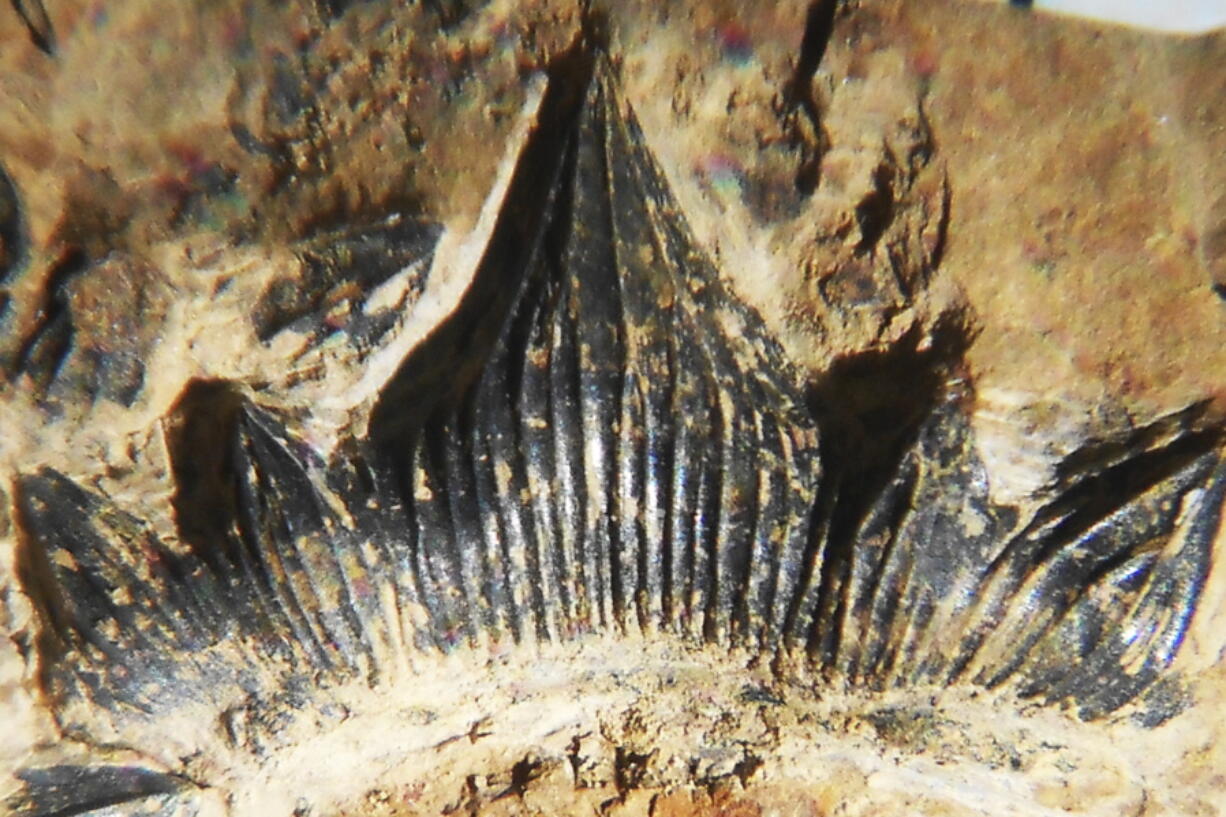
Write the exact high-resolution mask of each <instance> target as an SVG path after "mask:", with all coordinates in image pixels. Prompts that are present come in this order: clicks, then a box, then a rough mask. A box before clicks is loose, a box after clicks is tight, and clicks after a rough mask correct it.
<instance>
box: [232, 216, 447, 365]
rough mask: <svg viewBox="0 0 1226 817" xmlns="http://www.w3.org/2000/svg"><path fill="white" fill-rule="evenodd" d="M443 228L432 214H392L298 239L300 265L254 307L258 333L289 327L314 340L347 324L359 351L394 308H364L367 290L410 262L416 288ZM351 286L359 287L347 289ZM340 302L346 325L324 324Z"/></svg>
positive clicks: (414, 290)
mask: <svg viewBox="0 0 1226 817" xmlns="http://www.w3.org/2000/svg"><path fill="white" fill-rule="evenodd" d="M441 233H442V228H441V227H440V226H439V225H438V224H435V223H433V222H429V221H425V220H421V219H414V218H405V217H396V218H394V219H391V220H387V221H383V222H379V223H375V224H367V225H364V226H361V227H359V228H348V229H345V230H337V231H334V232H331V233H325V234H322V235H319V236H315V237H314V238H312V239H310V240H309V241H304V242H302V243H301V244H300V245H299V247H298V262H299V268H298V270H297V271H296V272H295V273H293V274H290V275H286V276H283V277H279V278H276V279H274V280H273V281H271V282H270V283H269V284H268V286H267V287H266V288H265V289H264V292H263V293H262V294H261V295H260V298H259V301H258V302H257V303H256V304H255V308H254V309H253V310H252V312H251V321H252V324H253V326H254V328H255V331H256V336H257V337H259V338H260V340H269V339H270V338H272V337H273V336H274V335H276V334H277V333H278V332H281V331H282V330H284V329H288V328H293V329H295V330H297V331H300V332H302V333H304V334H307V335H309V336H310V338H311V342H312V343H318V342H320V341H322V340H324V339H325V338H327V337H328V336H329V335H330V334H332V333H333V332H335V331H344V332H345V334H346V336H347V338H348V340H349V342H350V343H351V344H352V345H353V346H354V347H355V348H356V349H357V350H358V351H360V352H365V351H367V350H368V349H369V348H370V347H372V346H374V345H375V344H376V343H377V342H378V341H379V339H380V338H381V337H382V336H383V335H384V334H385V333H386V332H387V331H388V330H389V329H391V328H392V326H393V325H394V324H395V322H396V314H395V313H394V312H392V311H391V310H385V311H381V312H377V313H375V314H373V315H367V314H365V311H364V309H363V305H364V303H365V296H366V295H367V294H369V293H370V292H371V291H373V290H374V289H375V288H376V287H378V286H379V285H380V284H382V283H384V282H386V281H387V280H388V279H390V278H391V277H392V276H394V275H396V274H397V273H399V272H400V271H401V270H404V269H406V268H408V267H414V268H415V269H416V270H418V272H417V273H416V278H415V279H414V280H413V281H412V282H411V286H410V290H411V293H410V294H411V295H412V296H413V297H416V296H417V295H419V294H420V293H421V291H422V289H423V288H424V286H425V272H426V270H427V269H429V267H430V261H431V259H432V258H433V257H434V247H435V245H436V244H437V243H438V239H439V236H440V235H441ZM350 288H355V289H356V292H357V293H360V294H356V295H348V294H346V293H347V291H348V289H350ZM344 302H348V306H349V309H348V312H347V313H346V314H345V316H344V318H343V320H344V321H345V323H344V325H343V327H338V326H335V325H329V324H328V322H327V318H328V315H329V312H330V311H332V310H334V309H336V308H337V307H338V306H340V305H341V304H342V303H344Z"/></svg>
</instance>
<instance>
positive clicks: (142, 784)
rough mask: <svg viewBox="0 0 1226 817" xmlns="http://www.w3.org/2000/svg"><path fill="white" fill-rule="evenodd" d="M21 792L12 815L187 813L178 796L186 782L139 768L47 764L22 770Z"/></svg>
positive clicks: (147, 816)
mask: <svg viewBox="0 0 1226 817" xmlns="http://www.w3.org/2000/svg"><path fill="white" fill-rule="evenodd" d="M17 778H18V779H19V780H21V782H22V783H23V787H22V790H21V791H20V792H18V793H17V794H15V795H13V796H12V797H10V798H9V799H8V800H7V801H5V804H4V805H5V806H6V807H7V808H8V809H9V811H8V813H9V814H12V815H13V817H52V816H53V815H54V817H77V815H90V814H110V813H112V809H114V808H115V807H121V808H123V811H122V812H117V813H122V814H132V815H142V816H143V817H171V815H174V814H182V813H183V812H182V811H180V810H179V809H178V806H177V804H176V803H175V801H174V795H175V794H177V793H178V792H179V791H180V790H182V789H184V788H188V787H190V784H189V783H187V781H185V780H182V779H180V778H178V777H174V776H172V775H167V774H160V773H158V772H154V771H151V770H149V769H142V768H140V767H137V766H47V767H43V768H36V769H22V770H20V771H18V772H17Z"/></svg>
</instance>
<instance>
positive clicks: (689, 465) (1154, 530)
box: [9, 59, 1226, 817]
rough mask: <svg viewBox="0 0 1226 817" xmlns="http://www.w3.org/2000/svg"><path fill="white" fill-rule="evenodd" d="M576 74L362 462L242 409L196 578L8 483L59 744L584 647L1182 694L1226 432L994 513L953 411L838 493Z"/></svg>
mask: <svg viewBox="0 0 1226 817" xmlns="http://www.w3.org/2000/svg"><path fill="white" fill-rule="evenodd" d="M569 68H570V69H576V70H586V71H588V72H590V76H591V80H590V82H587V81H583V80H580V81H579V82H575V80H574V77H573V76H572V77H571V78H570V79H566V78H560V77H555V78H554V80H553V83H552V87H551V91H550V92H549V93H548V94H547V95H546V100H545V102H544V103H543V109H542V114H541V120H542V125H541V127H540V129H539V130H538V133H537V135H536V136H535V137H534V139H533V140H532V141H531V143H530V144H529V146H528V147H527V148H526V149H525V152H524V155H523V157H522V158H521V162H520V166H519V168H518V169H517V171H516V177H515V179H514V180H513V181H512V183H511V185H510V188H509V191H508V194H507V201H506V205H505V208H504V214H503V216H502V218H500V220H499V223H498V225H497V226H496V227H495V230H494V234H493V236H492V238H491V241H490V246H489V248H488V249H487V251H486V254H485V257H484V259H483V261H482V264H481V267H480V269H479V270H478V271H477V274H476V276H475V279H474V282H473V285H472V287H471V289H470V292H469V293H468V295H467V296H466V299H465V302H464V304H462V305H461V307H460V308H459V309H458V310H457V311H456V313H455V314H454V315H453V316H452V317H451V318H449V319H448V320H447V321H446V322H445V323H444V324H442V325H441V326H439V327H438V328H437V329H436V330H435V332H434V334H433V336H432V337H431V338H429V339H427V340H426V341H425V342H424V343H423V344H422V345H421V346H419V347H418V348H417V349H415V350H414V351H413V352H412V353H411V354H410V356H409V357H408V359H406V361H405V363H404V365H403V366H402V367H401V369H400V371H398V372H397V374H396V375H395V376H394V377H393V378H392V380H391V381H390V382H389V383H388V385H387V387H386V388H385V389H384V391H383V392H382V395H381V397H380V400H379V402H378V404H377V405H376V406H375V409H374V411H373V414H372V418H371V421H370V433H369V438H368V439H362V440H355V441H353V442H352V445H350V446H347V447H345V448H344V449H343V450H342V452H341V453H340V454H338V456H336V457H335V458H334V459H333V460H332V461H331V462H325V461H323V460H322V459H320V457H319V456H318V455H317V454H315V453H314V452H313V451H312V449H311V448H310V446H308V445H306V444H305V443H304V442H302V441H301V440H299V439H298V438H297V437H296V436H295V435H294V434H293V433H292V432H291V431H290V430H288V428H287V426H289V425H290V424H289V423H288V422H287V421H285V420H283V419H279V418H278V417H276V416H275V415H274V414H272V413H270V412H268V411H265V410H263V409H260V408H258V407H256V406H254V405H251V404H243V405H241V406H240V407H239V409H238V410H237V412H236V413H235V415H234V421H233V428H232V433H231V435H230V445H231V446H232V447H231V449H230V454H229V458H228V463H229V465H228V470H227V472H226V480H224V487H223V488H222V489H221V490H220V492H216V493H212V494H209V493H207V492H206V493H204V494H201V495H199V496H198V497H196V498H195V499H194V500H191V501H194V502H197V503H204V505H200V506H198V507H196V509H195V510H196V511H197V513H199V512H208V511H210V509H212V510H215V512H216V513H217V514H219V515H221V517H222V519H223V522H224V524H219V525H217V526H216V530H217V531H218V533H217V534H216V537H215V541H209V542H195V543H193V546H192V547H176V548H171V547H169V546H168V545H167V544H165V543H163V542H161V541H159V540H158V539H157V537H156V536H154V535H153V533H152V532H151V531H150V530H149V529H148V528H147V527H146V526H145V525H143V524H142V523H141V522H140V521H139V520H137V519H135V518H134V517H132V516H130V515H128V514H126V513H125V512H123V511H121V510H119V509H117V508H116V507H114V505H113V504H112V503H111V502H110V501H109V500H106V499H104V498H102V497H101V496H99V495H97V494H95V493H93V492H91V491H86V490H84V489H82V488H80V487H79V486H77V485H76V484H74V483H73V482H72V481H70V480H68V479H66V478H65V477H63V476H61V475H59V474H56V473H54V472H50V471H43V472H39V473H36V474H32V475H27V476H24V477H22V478H21V479H20V480H19V482H18V486H17V489H18V490H17V500H18V507H19V512H20V513H19V518H20V521H21V523H22V526H23V529H24V531H25V538H26V558H25V564H26V568H25V571H24V573H23V576H24V580H25V583H26V589H27V591H28V592H29V593H30V595H31V596H32V597H33V598H35V600H36V601H37V602H38V604H39V606H40V608H41V610H42V611H43V613H44V617H45V619H46V622H47V624H48V632H49V634H51V636H52V639H50V640H51V641H53V642H56V643H55V648H54V649H50V648H49V649H48V650H47V651H46V655H45V667H46V677H47V679H48V681H49V684H48V685H49V688H50V690H51V692H52V693H53V695H54V697H55V699H56V707H57V708H56V713H57V717H58V718H59V721H60V725H61V728H63V729H64V730H65V731H66V732H68V731H71V732H73V733H74V734H77V735H82V736H84V737H86V738H87V739H89V740H92V741H94V742H105V741H106V740H107V739H108V736H109V735H110V734H111V733H110V732H109V731H108V727H107V726H106V725H105V724H104V725H103V726H99V725H98V724H97V723H95V722H94V721H109V722H110V724H111V726H112V727H114V728H115V729H116V730H122V728H123V724H125V723H132V722H135V723H138V724H140V730H139V731H138V733H137V734H139V735H142V736H143V738H142V739H143V740H159V739H161V737H164V738H165V740H167V741H176V740H178V741H186V742H188V743H190V740H191V737H190V736H186V737H184V736H179V735H164V736H160V735H159V732H158V729H159V723H160V722H161V721H160V719H161V718H162V717H163V716H169V715H171V714H173V713H174V712H175V711H176V710H177V709H178V708H181V707H183V706H189V705H190V706H195V707H200V708H201V709H202V711H206V712H211V713H213V715H214V717H216V715H217V713H219V712H221V711H222V710H224V709H225V708H226V707H227V706H229V705H231V704H232V703H233V702H235V701H239V700H251V699H271V698H277V697H278V696H279V697H281V698H284V699H285V700H286V701H288V702H289V703H288V704H287V706H288V708H289V709H290V710H291V711H295V712H300V711H303V710H306V709H309V708H310V707H311V706H312V701H313V697H312V696H313V695H315V694H316V693H317V692H318V691H319V690H321V689H324V688H326V687H328V685H330V684H333V683H338V682H341V681H351V680H353V679H359V680H362V681H364V682H366V683H368V684H370V685H373V686H376V687H377V686H378V685H379V684H380V683H382V682H383V681H384V680H385V679H386V678H387V677H388V676H389V675H390V674H392V673H396V672H409V673H411V672H412V660H411V657H410V659H409V660H405V656H406V655H409V654H413V653H416V654H421V653H444V654H446V653H452V652H456V651H461V650H477V649H481V648H482V647H483V646H488V645H500V646H504V647H505V646H507V645H514V644H519V643H523V642H565V641H568V640H575V639H582V638H584V637H585V635H587V634H601V635H610V634H612V635H614V636H626V635H638V634H641V635H643V636H645V637H648V638H674V639H677V640H678V641H680V642H683V643H688V644H693V645H707V646H709V647H714V648H735V649H739V650H744V651H749V652H750V653H756V654H758V655H761V656H763V657H765V658H773V657H776V656H779V655H783V654H790V655H792V656H800V658H801V659H802V660H805V661H808V662H810V664H811V665H813V666H815V667H818V668H821V669H824V670H826V671H827V673H828V674H829V675H830V676H832V677H833V678H834V679H836V680H842V681H843V682H846V683H849V684H853V685H862V686H867V687H869V688H874V689H875V688H880V687H886V686H900V685H905V684H912V683H925V684H941V685H944V684H953V683H962V682H973V683H979V684H986V685H996V684H1000V683H1004V682H1013V681H1014V680H1017V679H1020V680H1019V681H1018V682H1019V684H1020V688H1021V690H1022V691H1023V692H1025V693H1027V694H1032V695H1039V696H1043V697H1046V698H1047V699H1050V700H1053V701H1056V700H1064V699H1072V700H1073V701H1075V702H1076V703H1077V704H1078V705H1079V707H1080V712H1081V714H1082V715H1083V716H1084V717H1096V716H1099V715H1102V714H1104V713H1106V712H1110V711H1113V710H1115V709H1117V708H1118V707H1120V706H1121V705H1123V704H1124V703H1125V702H1127V701H1129V700H1131V699H1132V698H1134V697H1135V696H1136V695H1138V694H1139V693H1141V692H1142V691H1144V690H1145V689H1146V688H1148V687H1150V686H1151V685H1152V684H1153V683H1154V682H1155V681H1156V680H1158V679H1159V678H1161V677H1162V672H1163V670H1164V669H1166V667H1167V666H1168V665H1169V664H1170V662H1171V659H1172V656H1173V655H1174V652H1175V650H1176V649H1177V648H1178V645H1179V642H1180V639H1181V638H1182V635H1183V633H1184V631H1185V628H1186V626H1187V622H1188V619H1189V617H1190V616H1191V615H1192V613H1193V612H1194V610H1195V607H1196V602H1197V599H1198V594H1199V591H1200V587H1201V584H1202V583H1203V581H1204V578H1205V575H1206V573H1207V570H1208V564H1209V555H1210V552H1211V547H1212V544H1213V541H1214V539H1215V537H1216V536H1217V535H1218V531H1219V529H1220V525H1221V509H1222V505H1223V499H1224V495H1226V465H1224V464H1223V461H1222V456H1221V453H1220V443H1221V439H1220V436H1218V435H1216V434H1215V433H1212V432H1211V431H1207V430H1204V429H1203V427H1202V426H1201V425H1198V422H1199V421H1196V418H1195V417H1192V416H1191V415H1189V416H1188V417H1182V416H1181V417H1177V418H1173V419H1168V420H1164V421H1159V423H1157V424H1155V426H1153V427H1150V428H1149V429H1143V430H1142V431H1141V432H1138V435H1137V436H1136V437H1135V438H1134V439H1130V440H1125V441H1122V442H1121V444H1120V445H1119V446H1117V447H1116V449H1110V448H1109V447H1108V448H1106V449H1104V450H1102V451H1097V452H1094V456H1090V457H1084V458H1082V459H1083V460H1084V461H1077V462H1073V461H1070V463H1068V467H1067V469H1066V472H1065V473H1064V474H1063V482H1062V483H1061V484H1060V485H1059V486H1058V489H1059V490H1058V491H1056V492H1055V494H1054V496H1053V498H1052V500H1051V501H1050V503H1049V504H1048V505H1046V506H1045V507H1043V508H1041V509H1040V510H1039V511H1037V512H1035V513H1031V514H1028V515H1023V514H1022V513H1020V512H1019V511H1018V510H1017V509H1014V508H1010V507H1003V506H1000V505H997V504H994V503H993V502H992V500H991V497H990V492H989V490H988V487H989V486H988V483H987V479H988V477H987V474H986V472H985V470H984V468H983V466H982V464H981V463H980V462H979V460H978V457H977V455H976V453H975V449H974V439H973V433H972V430H971V426H970V422H969V408H968V403H969V401H970V399H971V395H970V394H969V393H968V392H964V391H958V390H954V391H951V392H950V393H949V394H948V395H946V396H945V398H944V399H942V400H939V401H938V402H937V404H936V405H935V406H934V407H933V408H932V410H931V411H930V412H929V413H928V416H927V417H926V418H925V419H924V420H923V421H922V422H921V423H920V424H919V426H918V427H917V429H915V430H914V432H913V433H912V435H911V436H912V437H913V440H912V442H911V444H910V446H909V447H904V449H903V450H902V453H901V454H900V455H899V456H898V457H897V458H896V459H895V460H894V461H893V462H890V463H888V464H887V465H886V466H885V467H883V468H881V469H879V470H878V471H875V472H874V473H872V474H869V475H868V478H862V479H859V480H857V481H849V482H847V483H845V484H840V483H838V482H836V481H835V480H836V479H837V477H838V475H839V474H840V473H841V472H842V471H843V469H841V468H840V467H839V464H838V463H834V462H827V463H826V466H825V467H823V465H822V460H821V456H822V452H821V450H819V440H818V434H817V426H816V423H815V421H814V419H813V417H812V415H811V413H810V411H809V409H808V408H807V407H806V405H805V401H804V399H803V397H802V394H801V392H800V390H799V389H798V387H797V385H796V384H795V382H794V380H793V378H792V376H791V375H790V374H789V372H788V368H787V364H786V361H785V360H784V359H783V356H782V355H781V353H780V351H779V350H778V348H777V347H776V345H775V343H774V342H773V341H772V340H771V338H770V336H769V334H768V333H767V331H766V330H765V328H764V327H763V325H762V323H761V321H760V319H759V318H758V317H757V316H756V315H755V314H754V313H753V312H752V311H751V310H749V309H747V308H745V307H744V306H743V305H741V304H740V303H739V302H738V301H737V300H736V299H735V298H734V297H732V295H731V294H730V293H729V292H728V291H727V290H726V289H725V287H724V286H723V285H722V283H721V282H720V280H719V277H718V274H717V272H716V270H715V268H714V266H713V265H712V263H711V261H710V260H709V259H708V258H707V257H706V256H705V255H704V254H703V253H702V252H701V250H700V249H699V248H698V247H697V246H696V244H695V241H694V239H693V238H692V237H691V235H690V232H689V229H688V227H687V225H686V223H685V220H684V218H683V217H682V215H681V213H680V212H679V210H678V208H677V205H676V203H675V202H674V201H673V199H672V197H671V195H670V193H669V190H668V185H667V183H666V181H665V178H664V176H663V174H662V172H661V171H660V170H659V168H657V167H656V165H655V163H654V161H653V160H652V158H651V155H650V153H649V151H648V150H647V148H646V146H645V140H644V138H643V135H642V134H641V133H640V132H639V129H638V126H637V124H636V123H635V120H634V116H633V113H632V112H631V111H630V109H629V107H628V105H627V104H626V103H625V102H624V101H623V100H622V99H621V98H620V97H619V95H618V92H617V86H616V83H615V81H614V79H613V77H612V71H611V68H610V67H609V66H608V64H607V63H606V62H604V61H603V60H602V59H597V60H595V61H594V62H589V63H586V64H584V63H582V61H580V63H578V64H577V65H576V66H569ZM571 73H573V71H572V72H571ZM829 450H830V449H827V453H826V456H827V458H828V459H829V457H830V455H829ZM187 456H190V452H187ZM823 480H824V484H823ZM819 488H821V489H822V493H821V494H820V495H819ZM185 501H186V500H185ZM206 506H207V507H206ZM180 510H182V508H181V509H180ZM64 651H67V654H66V655H65V654H63V652H64ZM781 666H785V664H781ZM1164 711H1165V710H1164ZM1160 717H1161V712H1159V713H1158V715H1156V716H1155V718H1160ZM91 718H93V720H92V721H91ZM256 728H264V729H270V730H272V729H276V728H277V722H276V721H275V720H269V721H268V722H267V723H263V725H262V726H261V725H259V724H257V726H256ZM124 734H129V733H126V732H125V733H124ZM189 754H190V751H185V752H184V753H183V754H182V755H181V756H187V755H189ZM64 768H67V767H64ZM19 777H20V778H21V779H22V780H23V781H24V786H25V788H24V790H23V792H22V793H21V794H19V795H18V796H17V799H15V800H13V801H11V802H10V804H9V805H10V808H13V809H16V810H18V813H19V814H23V815H40V817H46V815H52V814H55V815H73V814H84V813H88V812H89V811H90V810H91V809H94V808H96V807H97V804H98V803H99V802H100V801H99V800H98V799H97V797H96V794H95V793H96V792H97V791H98V789H99V786H103V787H105V785H110V784H111V782H114V791H115V795H114V799H112V800H110V801H108V802H107V805H111V806H115V807H116V808H119V807H120V804H129V805H130V807H129V805H123V806H122V808H124V809H127V810H126V811H124V812H122V813H131V814H137V813H146V811H144V810H143V809H146V805H144V804H147V803H148V802H149V799H150V798H151V797H153V798H169V799H168V800H167V801H166V803H165V804H163V805H164V806H165V809H172V808H178V807H179V805H181V804H182V803H181V801H180V800H179V799H176V798H175V796H174V795H173V794H172V793H171V792H172V790H174V789H175V785H172V783H173V781H176V780H177V779H178V778H175V777H173V776H171V777H167V776H166V775H165V774H163V773H162V772H158V771H155V770H152V769H148V770H135V771H122V772H121V771H116V770H115V769H114V768H113V767H112V766H108V765H101V764H100V765H98V766H93V767H88V768H76V767H73V769H72V770H69V771H64V770H63V768H61V767H47V768H32V769H27V770H24V771H23V772H21V773H20V774H19ZM74 781H76V782H74ZM125 781H126V782H125ZM104 784H105V785H104ZM158 803H162V800H158ZM163 805H157V804H155V806H154V811H152V812H148V813H157V814H165V813H170V812H168V811H165V810H158V809H162V808H163Z"/></svg>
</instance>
